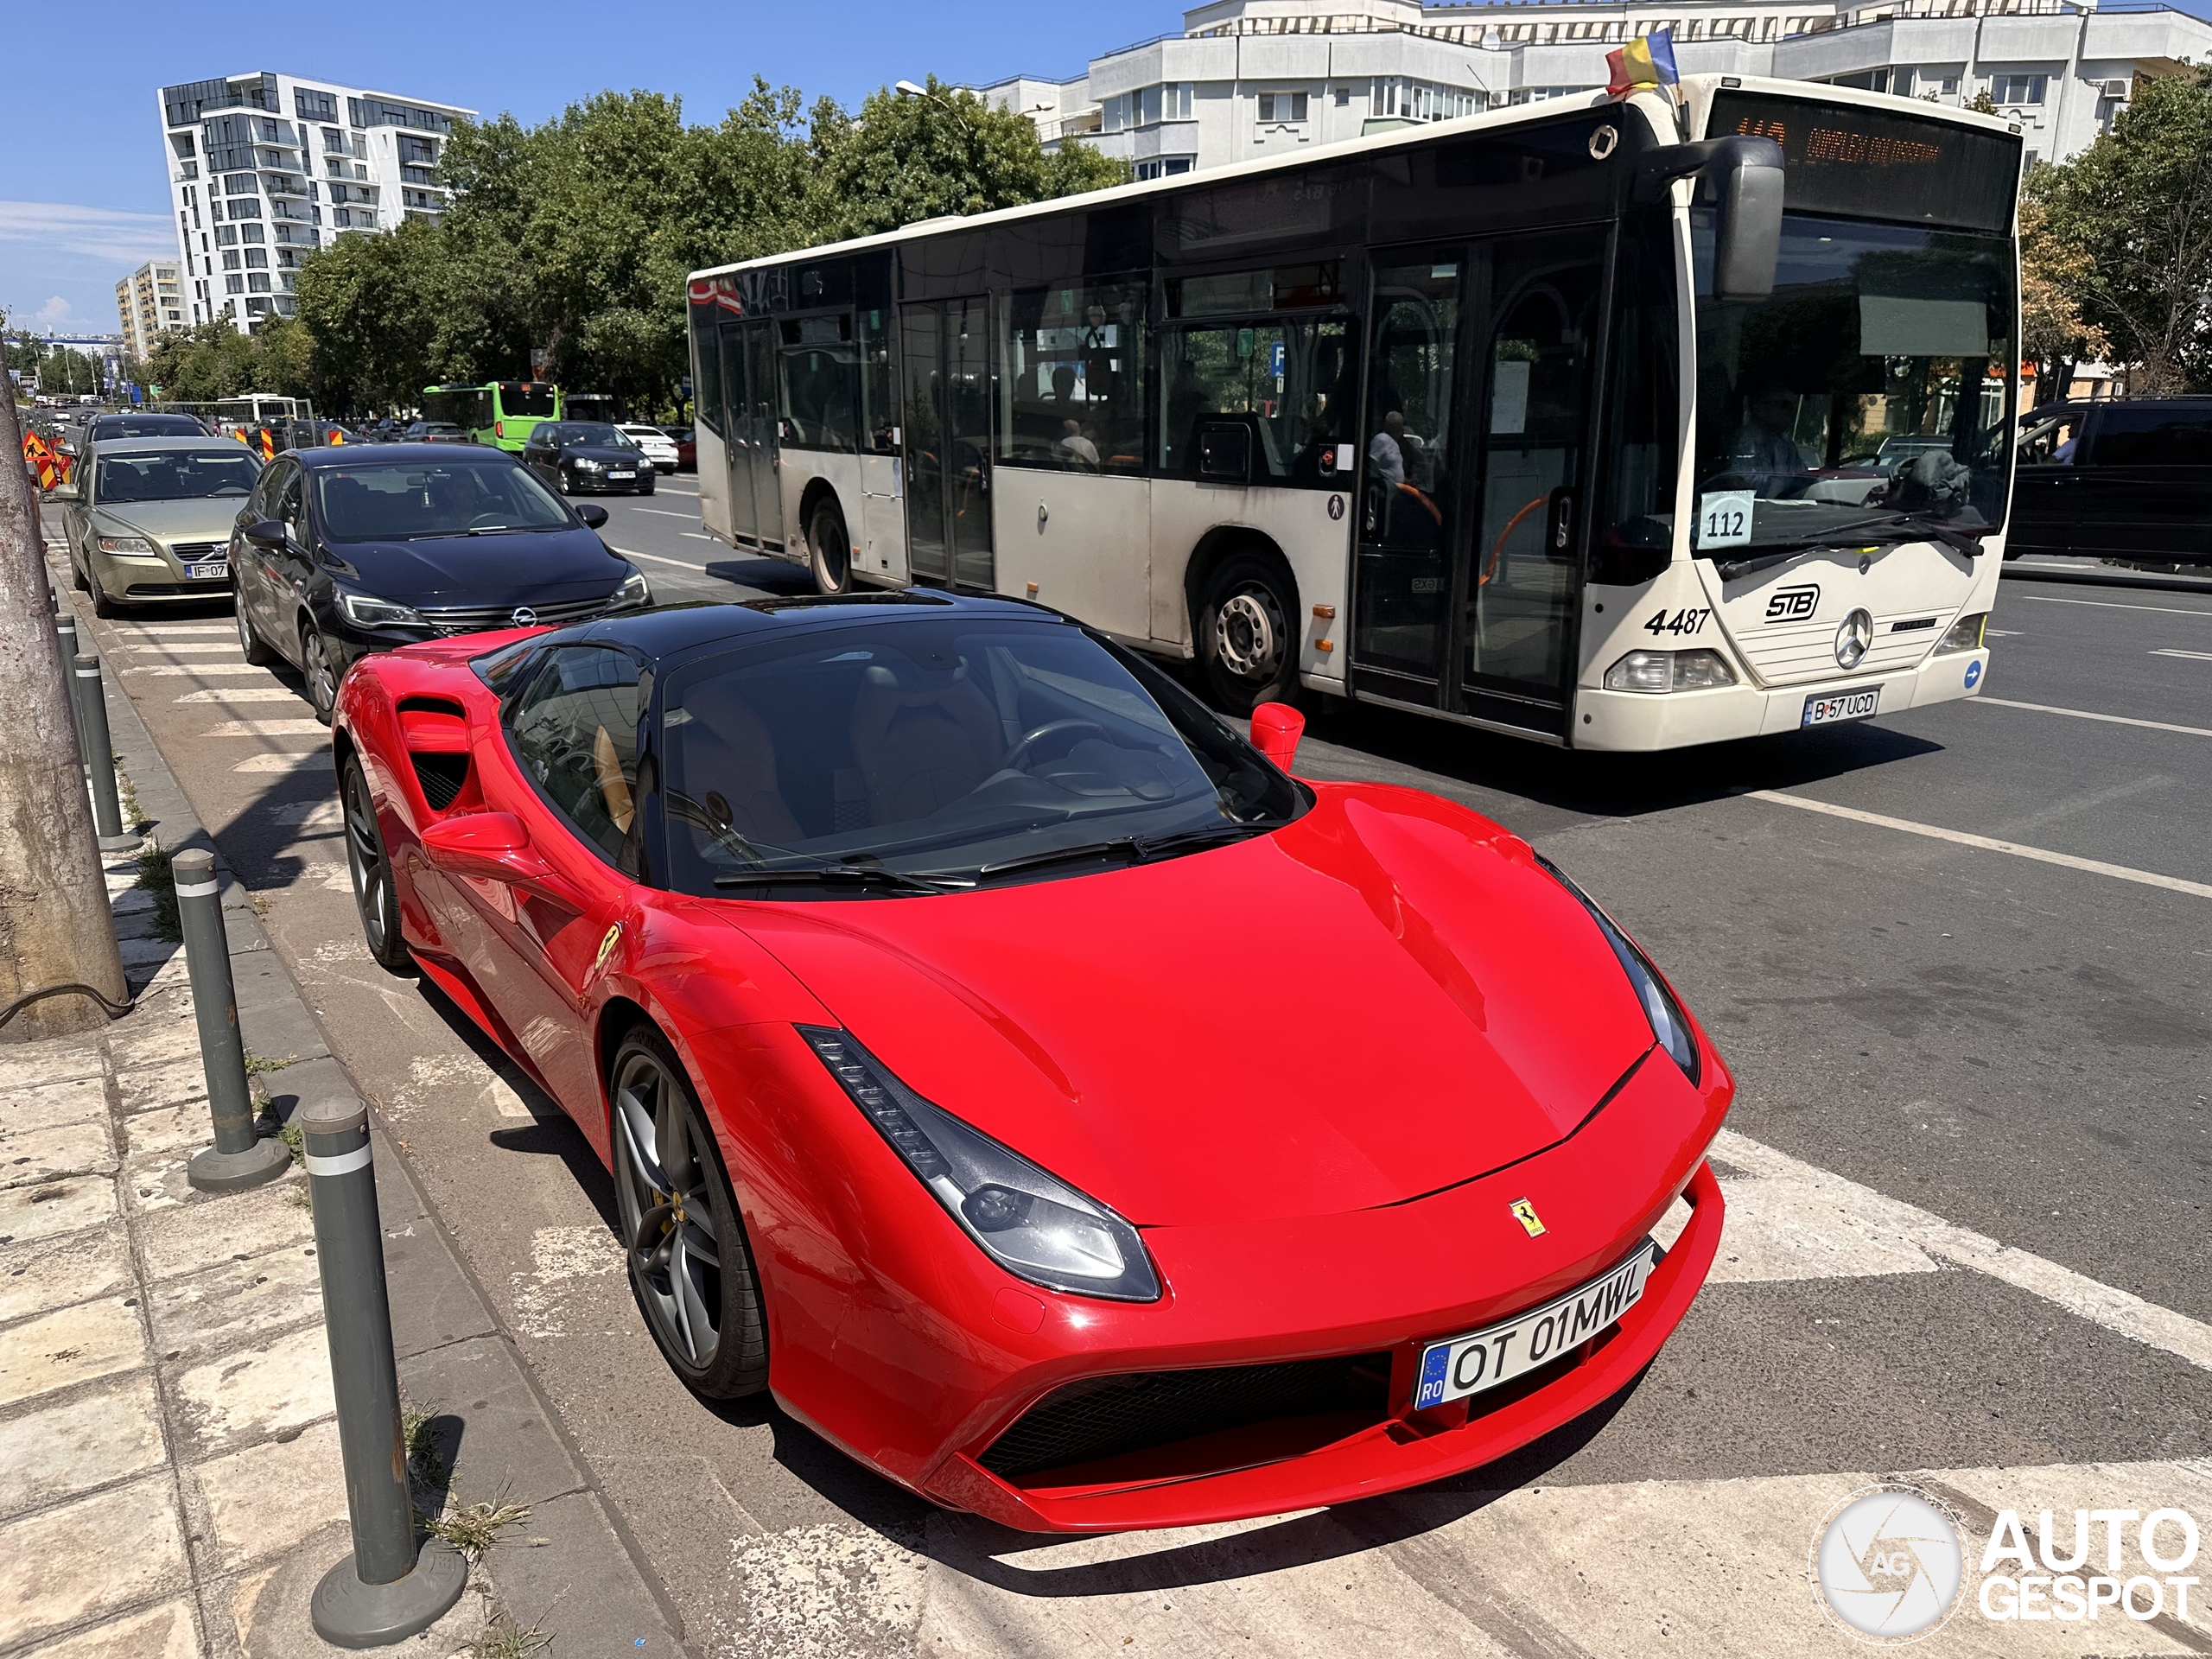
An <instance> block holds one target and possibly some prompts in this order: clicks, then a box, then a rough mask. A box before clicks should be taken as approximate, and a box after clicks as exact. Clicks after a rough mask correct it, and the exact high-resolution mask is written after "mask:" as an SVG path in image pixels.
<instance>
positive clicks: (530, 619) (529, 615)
mask: <svg viewBox="0 0 2212 1659" xmlns="http://www.w3.org/2000/svg"><path fill="white" fill-rule="evenodd" d="M1852 614H1853V616H1864V615H1866V612H1864V611H1853V613H1852ZM507 620H508V621H510V622H512V623H513V624H514V625H515V626H517V627H518V628H534V627H536V626H537V612H536V611H533V610H531V608H530V607H529V606H527V605H518V606H516V607H515V613H514V614H513V615H512V616H511V617H509V618H508V619H507ZM1844 626H1846V627H1849V626H1851V625H1850V624H1849V623H1848V622H1847V623H1845V624H1844ZM1867 626H1868V627H1869V628H1870V629H1871V628H1872V626H1873V625H1872V623H1869V624H1867ZM1859 649H1860V650H1861V651H1864V650H1865V649H1866V647H1865V646H1864V645H1861V646H1860V647H1859ZM1835 654H1836V655H1837V656H1838V657H1839V658H1840V657H1841V656H1842V655H1843V644H1842V636H1841V635H1840V634H1839V635H1838V636H1837V643H1836V648H1835ZM1851 660H1852V662H1854V663H1855V662H1857V661H1858V660H1859V659H1858V658H1856V657H1854V658H1852V659H1851ZM1845 666H1846V667H1849V666H1850V664H1848V663H1847V664H1845Z"/></svg>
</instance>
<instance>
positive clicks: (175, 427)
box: [85, 414, 209, 443]
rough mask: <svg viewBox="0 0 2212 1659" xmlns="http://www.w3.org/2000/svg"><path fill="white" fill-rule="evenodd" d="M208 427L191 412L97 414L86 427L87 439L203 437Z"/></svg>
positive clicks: (97, 440) (87, 441) (91, 440)
mask: <svg viewBox="0 0 2212 1659" xmlns="http://www.w3.org/2000/svg"><path fill="white" fill-rule="evenodd" d="M208 435H209V433H208V431H207V428H206V427H205V426H204V425H202V424H201V423H200V422H199V421H198V420H197V419H195V418H194V416H190V415H161V414H146V415H95V416H93V417H92V422H91V423H90V424H89V425H87V426H86V428H85V442H86V443H98V442H100V440H101V439H103V438H204V437H207V436H208Z"/></svg>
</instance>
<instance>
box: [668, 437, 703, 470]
mask: <svg viewBox="0 0 2212 1659" xmlns="http://www.w3.org/2000/svg"><path fill="white" fill-rule="evenodd" d="M668 436H669V441H670V442H671V443H673V444H675V446H676V470H677V472H679V473H696V472H697V471H698V470H699V435H698V429H696V427H690V426H671V427H670V428H669V429H668Z"/></svg>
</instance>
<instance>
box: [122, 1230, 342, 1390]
mask: <svg viewBox="0 0 2212 1659" xmlns="http://www.w3.org/2000/svg"><path fill="white" fill-rule="evenodd" d="M313 1250H314V1247H313V1246H312V1245H302V1244H289V1245H286V1246H284V1247H283V1248H282V1249H274V1250H267V1251H264V1252H263V1253H262V1254H261V1255H257V1256H251V1257H249V1258H248V1259H247V1260H245V1261H244V1262H223V1263H222V1264H221V1265H220V1266H219V1267H213V1268H207V1270H206V1271H204V1272H201V1273H195V1274H189V1275H188V1276H187V1277H185V1278H182V1279H169V1280H164V1281H162V1283H161V1284H159V1285H157V1286H156V1287H154V1290H153V1294H152V1298H151V1300H150V1301H149V1304H148V1311H149V1313H151V1315H152V1317H153V1325H154V1347H155V1350H156V1351H157V1352H158V1353H160V1354H161V1356H162V1359H163V1360H164V1361H165V1362H176V1361H190V1360H194V1359H196V1358H198V1357H200V1356H201V1355H203V1354H207V1353H212V1352H213V1351H217V1350H219V1349H223V1348H229V1347H235V1346H238V1345H239V1344H241V1343H243V1342H245V1341H246V1340H248V1339H250V1338H265V1337H269V1336H272V1335H274V1334H275V1333H277V1332H280V1331H283V1330H284V1329H286V1328H287V1327H289V1326H292V1325H302V1324H313V1325H317V1326H320V1325H321V1322H322V1276H321V1274H320V1273H319V1272H318V1271H317V1270H316V1268H315V1255H314V1254H313Z"/></svg>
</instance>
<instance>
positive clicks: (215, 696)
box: [176, 685, 302, 702]
mask: <svg viewBox="0 0 2212 1659" xmlns="http://www.w3.org/2000/svg"><path fill="white" fill-rule="evenodd" d="M301 700H302V699H301V696H300V694H299V693H298V692H296V691H295V690H292V689H291V687H289V686H288V685H218V686H211V687H210V688H209V689H208V690H205V691H188V692H186V693H185V694H184V695H183V696H181V697H179V698H177V699H176V701H177V702H300V701H301Z"/></svg>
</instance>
